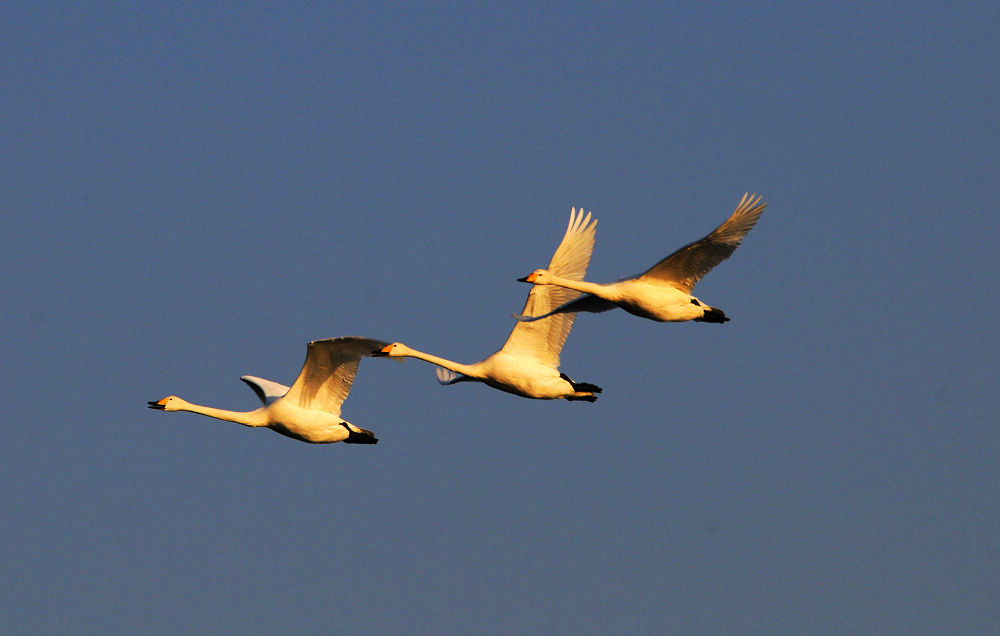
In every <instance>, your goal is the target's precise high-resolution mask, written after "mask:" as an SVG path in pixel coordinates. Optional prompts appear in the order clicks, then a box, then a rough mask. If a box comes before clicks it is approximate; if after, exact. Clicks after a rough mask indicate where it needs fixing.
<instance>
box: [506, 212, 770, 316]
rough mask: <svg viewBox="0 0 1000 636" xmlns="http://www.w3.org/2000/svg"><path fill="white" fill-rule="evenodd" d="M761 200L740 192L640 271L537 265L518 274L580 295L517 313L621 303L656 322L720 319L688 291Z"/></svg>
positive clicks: (746, 227) (755, 216) (749, 224)
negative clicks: (599, 279)
mask: <svg viewBox="0 0 1000 636" xmlns="http://www.w3.org/2000/svg"><path fill="white" fill-rule="evenodd" d="M766 205H767V204H766V203H762V202H761V198H760V197H759V196H756V195H751V194H744V195H743V198H742V199H741V200H740V203H739V205H738V206H737V207H736V211H734V212H733V214H732V215H731V216H730V217H729V218H728V219H726V221H725V222H723V223H722V225H720V226H719V227H717V228H715V230H713V231H712V232H711V233H710V234H708V236H706V237H704V238H702V239H700V240H698V241H695V242H693V243H690V244H688V245H685V246H684V247H682V248H680V249H679V250H677V251H676V252H674V253H673V254H671V255H670V256H667V257H666V258H664V259H663V260H661V261H660V262H659V263H657V264H656V265H653V266H652V267H651V268H649V269H648V270H646V271H645V272H643V273H642V274H639V275H638V276H632V277H629V278H623V279H621V280H619V281H617V282H614V283H607V284H600V283H591V282H588V281H584V280H573V279H569V278H567V277H565V276H561V275H560V274H559V273H558V272H553V271H552V270H551V268H550V269H536V270H535V271H533V272H532V273H531V274H529V275H527V276H525V277H524V278H519V279H518V280H519V281H520V282H525V283H532V284H534V285H536V286H537V285H554V286H559V287H563V288H566V289H571V290H575V291H578V292H582V293H583V295H582V296H579V297H578V298H575V299H573V300H570V301H568V302H566V303H563V304H562V305H559V306H558V307H555V308H554V309H552V310H550V311H548V312H539V313H537V314H528V313H527V312H522V315H520V316H517V319H518V320H519V321H524V322H532V321H536V320H542V319H546V318H549V317H552V316H557V315H560V314H562V313H570V312H580V311H586V312H593V313H598V312H602V311H608V310H609V309H614V308H615V307H620V308H622V309H624V310H625V311H627V312H628V313H630V314H634V315H636V316H640V317H642V318H649V319H650V320H656V321H659V322H681V321H686V320H695V321H699V322H716V323H724V322H726V321H728V320H729V318H728V317H727V316H726V314H725V312H723V311H722V310H721V309H719V308H717V307H710V306H709V305H706V304H705V303H703V302H701V301H700V300H698V299H697V298H695V297H694V296H692V295H691V291H692V290H693V289H694V286H695V285H696V284H697V283H698V281H699V280H701V279H702V277H704V276H705V274H707V273H708V272H709V271H710V270H711V269H712V268H713V267H715V266H716V265H718V264H719V263H721V262H722V261H724V260H725V259H727V258H728V257H729V255H730V254H732V253H733V251H734V250H736V248H737V247H739V244H740V242H741V241H742V240H743V237H744V236H746V234H747V232H749V231H750V230H751V229H752V228H753V226H754V225H755V224H756V223H757V221H758V220H759V219H760V215H761V213H763V211H764V207H765V206H766Z"/></svg>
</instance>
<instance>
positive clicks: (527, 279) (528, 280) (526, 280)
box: [517, 272, 537, 283]
mask: <svg viewBox="0 0 1000 636" xmlns="http://www.w3.org/2000/svg"><path fill="white" fill-rule="evenodd" d="M535 278H537V277H536V276H535V272H531V273H530V274H528V275H527V276H524V277H522V278H518V279H517V282H519V283H533V282H535Z"/></svg>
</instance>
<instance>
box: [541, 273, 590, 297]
mask: <svg viewBox="0 0 1000 636" xmlns="http://www.w3.org/2000/svg"><path fill="white" fill-rule="evenodd" d="M542 284H543V285H558V286H559V287H565V288H566V289H575V290H576V291H581V292H583V293H585V294H593V295H595V296H603V295H604V294H603V293H602V289H603V287H604V285H599V284H597V283H589V282H587V281H585V280H574V279H572V278H563V277H562V276H556V275H555V274H552V273H549V280H548V281H546V282H545V283H542Z"/></svg>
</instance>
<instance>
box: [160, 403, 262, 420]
mask: <svg viewBox="0 0 1000 636" xmlns="http://www.w3.org/2000/svg"><path fill="white" fill-rule="evenodd" d="M177 410H178V411H189V412H191V413H198V414H200V415H207V416H209V417H214V418H215V419H217V420H225V421H227V422H236V423H237V424H242V425H243V426H267V416H266V414H265V411H266V407H265V408H260V409H257V410H255V411H227V410H226V409H217V408H214V407H211V406H201V405H200V404H192V403H190V402H184V405H183V406H181V407H180V408H179V409H177Z"/></svg>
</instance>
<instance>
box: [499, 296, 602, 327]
mask: <svg viewBox="0 0 1000 636" xmlns="http://www.w3.org/2000/svg"><path fill="white" fill-rule="evenodd" d="M617 306H618V305H616V304H614V303H613V302H611V301H610V300H605V299H604V298H601V297H599V296H594V295H593V294H582V295H581V296H580V297H579V298H576V299H574V300H571V301H569V302H568V303H563V304H561V305H559V306H558V307H556V308H555V309H553V310H552V311H549V312H548V313H544V314H542V315H540V316H519V315H517V314H514V318H516V319H518V320H520V321H522V322H534V321H536V320H542V319H544V318H548V317H549V316H552V315H555V314H575V313H578V312H581V311H583V312H587V313H592V314H599V313H601V312H604V311H609V310H611V309H614V308H615V307H617Z"/></svg>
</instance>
